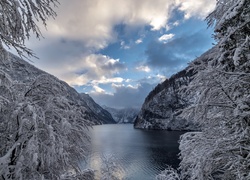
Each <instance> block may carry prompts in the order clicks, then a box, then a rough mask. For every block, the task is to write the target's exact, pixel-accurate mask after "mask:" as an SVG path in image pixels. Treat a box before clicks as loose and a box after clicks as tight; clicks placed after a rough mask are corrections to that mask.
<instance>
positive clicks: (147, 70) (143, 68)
mask: <svg viewBox="0 0 250 180" xmlns="http://www.w3.org/2000/svg"><path fill="white" fill-rule="evenodd" d="M135 69H136V70H137V71H144V72H150V71H151V69H150V68H149V67H148V66H138V67H136V68H135Z"/></svg>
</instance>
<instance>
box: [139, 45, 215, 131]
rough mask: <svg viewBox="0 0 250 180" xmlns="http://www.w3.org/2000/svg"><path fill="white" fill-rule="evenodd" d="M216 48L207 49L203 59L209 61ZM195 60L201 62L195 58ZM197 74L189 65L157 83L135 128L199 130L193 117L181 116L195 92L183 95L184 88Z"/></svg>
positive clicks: (147, 98) (142, 109)
mask: <svg viewBox="0 0 250 180" xmlns="http://www.w3.org/2000/svg"><path fill="white" fill-rule="evenodd" d="M214 52H215V48H213V49H211V50H209V51H207V52H206V53H204V54H203V55H202V56H201V57H199V58H197V59H199V60H201V61H205V62H208V61H209V58H210V57H211V54H212V53H214ZM194 62H199V61H197V60H195V61H194ZM194 76H195V72H193V71H192V69H190V68H189V67H187V68H186V69H184V70H182V71H180V72H179V73H177V74H175V75H173V76H172V77H171V78H169V79H167V80H165V81H164V82H163V83H161V84H159V85H157V86H156V87H155V89H154V90H153V91H151V92H150V93H149V95H148V96H147V97H146V99H145V102H144V104H143V106H142V108H141V111H140V112H139V114H138V116H137V117H136V120H135V122H134V127H135V128H142V129H168V130H197V129H199V127H198V125H197V124H194V123H193V122H192V119H184V118H182V117H180V114H181V113H182V109H183V108H184V107H187V106H189V105H191V104H192V102H193V100H194V98H195V93H194V94H190V95H189V96H186V97H184V96H183V90H182V88H183V87H185V86H187V85H188V84H189V83H190V82H191V81H192V79H193V77H194Z"/></svg>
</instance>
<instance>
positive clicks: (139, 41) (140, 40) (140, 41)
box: [135, 38, 143, 44]
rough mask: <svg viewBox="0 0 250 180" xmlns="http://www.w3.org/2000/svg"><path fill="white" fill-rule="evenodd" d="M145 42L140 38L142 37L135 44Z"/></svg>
mask: <svg viewBox="0 0 250 180" xmlns="http://www.w3.org/2000/svg"><path fill="white" fill-rule="evenodd" d="M142 42H143V40H142V38H140V39H137V40H136V41H135V44H141V43H142Z"/></svg>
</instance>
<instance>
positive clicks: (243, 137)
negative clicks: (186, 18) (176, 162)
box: [180, 0, 250, 180]
mask: <svg viewBox="0 0 250 180" xmlns="http://www.w3.org/2000/svg"><path fill="white" fill-rule="evenodd" d="M207 20H208V23H209V25H213V24H215V35H214V36H215V39H216V40H217V42H218V45H217V48H218V53H217V55H215V56H214V54H213V57H211V59H212V60H210V61H207V62H201V61H199V62H197V61H195V62H193V64H192V65H191V70H194V71H197V75H196V76H195V78H194V80H193V81H192V83H191V84H190V85H189V87H188V89H189V91H195V92H196V95H197V98H196V102H195V104H194V106H192V107H189V108H188V109H187V110H186V111H185V115H186V116H188V115H189V116H190V115H191V116H193V118H194V119H195V120H196V121H197V122H199V123H200V124H201V126H202V127H203V129H202V132H197V133H194V132H191V133H186V134H184V135H183V136H182V137H181V142H180V150H181V159H182V161H181V165H180V168H181V175H182V178H183V179H190V180H209V179H222V180H235V179H240V180H245V179H250V138H249V137H250V39H249V35H250V33H249V32H250V3H249V0H228V1H222V0H219V1H218V2H217V7H216V9H215V10H214V11H213V12H212V13H211V14H210V15H209V16H208V18H207Z"/></svg>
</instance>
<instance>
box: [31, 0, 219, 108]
mask: <svg viewBox="0 0 250 180" xmlns="http://www.w3.org/2000/svg"><path fill="white" fill-rule="evenodd" d="M215 3H216V0H199V1H197V0H70V1H69V0H60V5H59V6H58V8H56V9H55V10H56V12H57V14H58V16H57V17H56V19H50V20H49V21H48V24H47V30H45V29H44V28H41V29H42V33H43V35H44V37H45V38H44V39H41V40H40V41H39V40H36V39H35V38H31V40H30V41H29V42H27V46H28V47H29V48H31V49H33V51H34V52H35V53H36V55H37V56H38V57H39V59H38V60H37V59H34V65H35V66H37V67H39V68H41V69H43V70H45V71H47V72H49V73H51V74H53V75H55V76H57V77H58V78H60V79H62V80H64V81H66V82H67V83H69V84H70V85H71V86H73V87H74V88H75V89H76V90H77V91H78V92H85V93H88V94H90V95H91V96H92V97H93V98H94V100H95V101H96V102H98V103H99V104H101V105H107V106H110V107H117V108H121V107H127V106H129V107H132V106H134V107H139V106H141V104H142V103H143V101H144V98H145V97H146V96H147V94H148V93H149V92H150V91H151V90H152V89H153V88H154V87H155V86H156V85H157V84H158V83H160V82H162V81H163V80H164V79H166V78H168V77H170V76H171V75H173V74H174V73H176V72H177V71H179V70H181V69H183V68H184V67H186V65H187V63H188V62H189V61H191V60H193V59H194V58H196V57H198V56H199V55H201V54H202V53H203V52H205V51H206V50H208V49H209V48H211V47H212V43H213V39H212V32H213V30H212V29H208V28H207V25H206V22H205V21H204V18H205V17H206V16H207V15H208V13H209V12H211V10H213V8H214V6H215Z"/></svg>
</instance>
